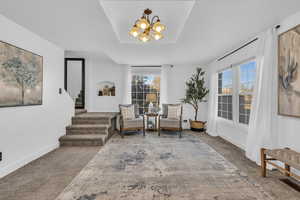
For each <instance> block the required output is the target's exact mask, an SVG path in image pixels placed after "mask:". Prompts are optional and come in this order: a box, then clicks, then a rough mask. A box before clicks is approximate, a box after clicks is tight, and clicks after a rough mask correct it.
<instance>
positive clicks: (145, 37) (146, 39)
mask: <svg viewBox="0 0 300 200" xmlns="http://www.w3.org/2000/svg"><path fill="white" fill-rule="evenodd" d="M139 39H140V40H141V41H142V42H148V41H149V40H150V36H149V35H148V34H147V33H145V32H144V33H142V34H141V35H140V38H139Z"/></svg>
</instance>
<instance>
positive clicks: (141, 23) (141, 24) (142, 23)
mask: <svg viewBox="0 0 300 200" xmlns="http://www.w3.org/2000/svg"><path fill="white" fill-rule="evenodd" d="M137 25H138V27H139V28H141V29H147V28H148V27H149V26H150V24H149V22H148V21H147V19H146V18H141V19H140V20H139V21H138V23H137Z"/></svg>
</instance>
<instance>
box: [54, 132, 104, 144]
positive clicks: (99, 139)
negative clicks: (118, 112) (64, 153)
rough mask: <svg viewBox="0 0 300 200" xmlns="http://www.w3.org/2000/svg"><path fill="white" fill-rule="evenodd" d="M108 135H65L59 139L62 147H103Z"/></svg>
mask: <svg viewBox="0 0 300 200" xmlns="http://www.w3.org/2000/svg"><path fill="white" fill-rule="evenodd" d="M106 138H107V135H95V134H90V135H64V136H62V137H60V138H59V142H60V145H61V146H103V145H104V143H105V141H106Z"/></svg>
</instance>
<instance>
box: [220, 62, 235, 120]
mask: <svg viewBox="0 0 300 200" xmlns="http://www.w3.org/2000/svg"><path fill="white" fill-rule="evenodd" d="M227 70H232V92H231V93H230V94H219V74H220V73H222V72H224V71H227ZM217 77H218V86H217V90H218V91H217V117H218V118H219V119H222V120H225V121H234V114H233V103H232V108H231V109H232V110H231V114H232V119H228V118H224V117H221V116H219V108H218V107H219V96H230V95H231V99H232V101H233V95H234V89H233V88H234V71H233V69H232V66H229V67H225V68H223V69H221V70H219V71H218V72H217Z"/></svg>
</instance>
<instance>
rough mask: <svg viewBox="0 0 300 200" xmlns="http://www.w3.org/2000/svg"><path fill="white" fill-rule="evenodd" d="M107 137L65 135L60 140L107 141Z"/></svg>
mask: <svg viewBox="0 0 300 200" xmlns="http://www.w3.org/2000/svg"><path fill="white" fill-rule="evenodd" d="M106 137H107V136H105V135H96V134H90V135H64V136H62V137H61V138H60V140H102V139H105V138H106Z"/></svg>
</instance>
